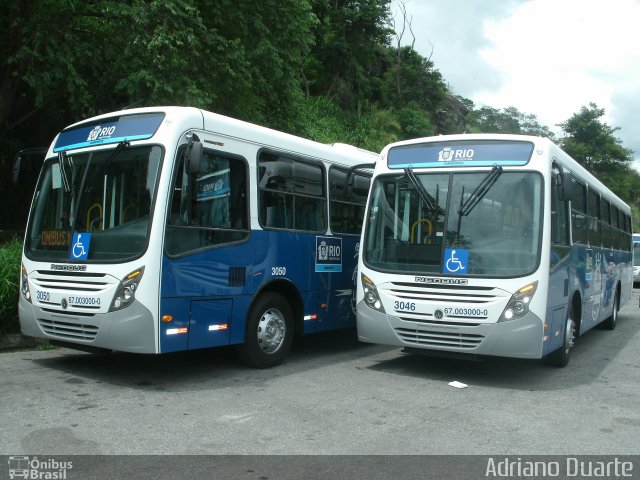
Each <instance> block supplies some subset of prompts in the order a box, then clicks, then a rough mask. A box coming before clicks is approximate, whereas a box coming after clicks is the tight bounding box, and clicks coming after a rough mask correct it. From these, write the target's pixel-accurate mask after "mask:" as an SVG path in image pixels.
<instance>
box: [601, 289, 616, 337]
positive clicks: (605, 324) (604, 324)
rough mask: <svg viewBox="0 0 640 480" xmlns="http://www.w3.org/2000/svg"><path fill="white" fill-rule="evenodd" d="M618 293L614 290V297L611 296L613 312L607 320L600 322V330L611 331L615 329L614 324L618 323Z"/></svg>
mask: <svg viewBox="0 0 640 480" xmlns="http://www.w3.org/2000/svg"><path fill="white" fill-rule="evenodd" d="M619 292H620V291H619V290H616V293H615V295H614V296H613V311H612V312H611V316H610V317H609V318H607V319H606V320H605V321H604V322H602V328H604V329H605V330H613V329H614V328H616V323H618V305H619V300H618V293H619Z"/></svg>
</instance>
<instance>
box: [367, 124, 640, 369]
mask: <svg viewBox="0 0 640 480" xmlns="http://www.w3.org/2000/svg"><path fill="white" fill-rule="evenodd" d="M361 243H362V244H361V248H360V259H359V265H358V271H359V277H360V278H359V281H358V292H357V298H356V302H357V327H358V338H359V339H360V340H361V341H363V342H370V343H378V344H386V345H396V346H401V347H404V349H405V351H407V352H410V353H411V352H413V353H430V354H437V355H442V356H449V357H464V358H469V357H471V356H474V357H483V356H502V357H516V358H526V359H540V358H544V359H545V360H547V361H549V362H550V363H552V364H555V365H558V366H564V365H566V364H567V362H568V361H569V357H570V354H571V351H572V349H573V346H574V343H575V341H576V339H577V338H578V337H579V336H580V335H582V334H584V333H585V332H587V331H588V330H590V329H591V328H593V327H595V326H597V325H600V326H603V327H605V328H608V329H613V328H614V327H615V325H616V321H617V318H618V310H619V308H620V306H621V305H623V304H624V303H625V302H627V301H628V300H629V299H630V298H631V292H632V283H633V280H632V223H631V211H630V208H629V206H628V205H626V204H625V203H624V202H623V201H622V200H621V199H620V198H618V197H617V196H616V195H614V194H613V193H612V192H611V191H610V190H609V189H608V188H607V187H606V186H605V185H603V184H602V183H601V182H600V181H598V179H596V178H595V177H594V176H593V175H591V174H590V173H589V172H587V171H586V170H585V169H584V168H583V167H581V166H580V165H579V164H578V163H577V162H576V161H575V160H573V159H572V158H570V157H569V156H568V155H567V154H566V153H565V152H563V151H562V150H561V149H560V148H558V147H557V146H556V145H555V144H554V143H552V142H551V141H550V140H548V139H544V138H538V137H530V136H516V135H488V134H468V135H452V136H439V137H432V138H422V139H415V140H410V141H404V142H398V143H394V144H391V145H389V146H387V147H386V148H385V149H384V150H383V152H382V155H381V159H380V160H379V161H378V163H377V165H376V168H375V171H374V176H373V179H372V185H371V192H370V197H369V201H368V206H367V212H366V219H365V224H364V228H363V238H362V242H361Z"/></svg>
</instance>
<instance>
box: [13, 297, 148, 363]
mask: <svg viewBox="0 0 640 480" xmlns="http://www.w3.org/2000/svg"><path fill="white" fill-rule="evenodd" d="M18 315H19V318H20V328H21V330H22V334H23V335H26V336H29V337H35V338H43V339H47V340H53V341H59V342H64V343H65V344H66V345H68V346H70V347H71V348H73V345H77V346H78V349H80V350H82V349H83V347H84V348H86V347H90V348H97V349H107V350H119V351H123V352H133V353H157V352H158V350H157V347H156V345H157V342H156V340H155V338H156V337H155V330H154V322H153V315H152V314H151V312H150V311H149V310H148V309H147V308H146V307H145V306H144V305H142V304H141V303H140V302H138V301H134V302H133V303H132V304H131V305H130V306H128V307H127V308H125V309H122V310H118V311H116V312H109V313H103V314H95V315H91V316H78V315H74V314H73V313H72V312H66V313H65V312H64V311H60V312H56V311H51V310H44V309H42V308H40V307H36V306H34V305H33V304H31V303H29V302H28V301H27V300H25V299H24V298H23V297H22V296H20V301H19V303H18Z"/></svg>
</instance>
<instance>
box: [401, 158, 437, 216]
mask: <svg viewBox="0 0 640 480" xmlns="http://www.w3.org/2000/svg"><path fill="white" fill-rule="evenodd" d="M404 173H405V174H406V175H407V177H408V178H409V181H410V182H411V184H412V185H413V187H414V188H415V189H416V190H417V191H418V195H420V198H421V199H422V201H423V202H424V204H425V206H426V207H427V210H428V211H429V212H433V211H434V210H435V209H436V206H435V204H434V203H433V200H431V198H430V196H429V193H428V192H427V191H426V190H425V188H424V185H422V182H420V180H418V179H417V178H416V175H415V174H414V173H413V170H411V169H410V168H405V169H404Z"/></svg>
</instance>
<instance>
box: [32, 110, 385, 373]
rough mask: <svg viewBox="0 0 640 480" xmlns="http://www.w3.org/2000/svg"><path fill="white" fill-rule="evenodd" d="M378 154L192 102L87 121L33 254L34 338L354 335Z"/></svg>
mask: <svg viewBox="0 0 640 480" xmlns="http://www.w3.org/2000/svg"><path fill="white" fill-rule="evenodd" d="M376 158H377V155H374V154H373V153H371V152H367V151H364V150H361V149H358V148H355V147H353V146H349V145H343V144H334V145H324V144H320V143H316V142H313V141H310V140H306V139H302V138H298V137H295V136H293V135H288V134H285V133H282V132H278V131H275V130H271V129H268V128H264V127H260V126H257V125H253V124H250V123H246V122H242V121H239V120H235V119H231V118H228V117H224V116H221V115H217V114H214V113H210V112H206V111H202V110H199V109H196V108H188V107H166V108H165V107H160V108H144V109H132V110H125V111H120V112H115V113H110V114H106V115H101V116H98V117H95V118H91V119H88V120H86V121H83V122H80V123H76V124H74V125H71V126H69V127H68V128H66V129H64V130H63V131H62V132H60V133H59V134H58V136H57V137H56V138H55V140H54V141H53V144H52V145H51V147H50V148H49V150H48V153H47V155H46V158H45V161H44V166H43V168H42V172H41V175H40V179H39V181H38V185H37V187H36V191H35V195H34V198H33V204H32V207H31V211H30V215H29V220H28V224H27V229H26V234H25V241H24V251H23V256H22V275H21V295H20V301H19V316H20V324H21V328H22V332H23V333H24V334H25V335H29V336H32V337H39V338H44V339H48V340H50V341H51V342H52V343H55V344H58V345H64V346H68V347H71V348H76V349H81V350H82V349H84V350H94V349H107V350H120V351H126V352H139V353H162V352H174V351H179V350H189V349H199V348H206V347H215V346H222V345H238V349H239V351H240V354H241V356H242V357H243V358H244V359H245V360H246V361H247V362H248V363H249V364H252V365H255V366H258V367H269V366H272V365H276V364H278V363H280V362H281V361H282V360H283V359H284V357H285V356H286V354H287V352H288V350H289V349H290V347H291V344H292V339H293V336H294V335H295V334H302V333H310V332H320V331H325V330H330V329H337V328H343V327H349V326H351V327H354V326H355V298H354V297H355V282H356V277H355V269H356V266H357V253H358V246H359V240H360V233H361V226H362V220H363V216H364V209H365V203H366V198H367V195H368V191H369V185H370V177H371V169H370V168H369V169H366V168H364V167H363V168H360V167H359V166H360V165H362V164H369V167H371V164H372V163H373V162H375V159H376Z"/></svg>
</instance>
